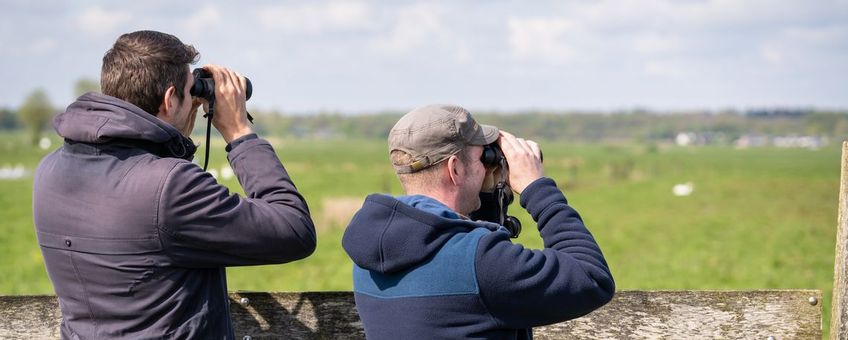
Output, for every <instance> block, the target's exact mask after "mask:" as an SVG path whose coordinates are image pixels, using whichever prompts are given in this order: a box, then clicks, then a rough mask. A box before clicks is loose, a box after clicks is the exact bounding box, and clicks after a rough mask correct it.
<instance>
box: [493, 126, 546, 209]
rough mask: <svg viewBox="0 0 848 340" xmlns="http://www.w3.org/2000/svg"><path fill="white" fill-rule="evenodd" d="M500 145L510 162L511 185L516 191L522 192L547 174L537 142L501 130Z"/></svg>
mask: <svg viewBox="0 0 848 340" xmlns="http://www.w3.org/2000/svg"><path fill="white" fill-rule="evenodd" d="M498 145H500V146H501V150H503V153H504V157H506V162H507V163H509V185H510V186H511V187H512V190H514V191H515V192H516V193H518V194H521V192H522V191H524V189H525V188H527V186H528V185H530V183H533V181H535V180H537V179H539V178H542V176H544V175H545V173H544V169H543V168H542V156H541V154H542V153H541V151H539V145H538V144H536V142H534V141H532V140H524V139H523V138H515V136H513V135H512V134H511V133H509V132H506V131H503V130H501V137H500V138H498Z"/></svg>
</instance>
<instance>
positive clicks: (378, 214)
mask: <svg viewBox="0 0 848 340" xmlns="http://www.w3.org/2000/svg"><path fill="white" fill-rule="evenodd" d="M422 197H423V196H422ZM402 200H403V201H406V202H410V203H411V204H412V205H414V206H415V207H413V206H411V205H409V204H406V203H404V202H402V201H401V200H398V199H396V198H394V197H391V196H388V195H381V194H373V195H370V196H368V197H367V198H366V199H365V203H363V205H362V208H361V209H360V210H359V211H358V212H357V213H356V215H354V216H353V219H352V220H351V222H350V224H349V225H348V226H347V229H346V230H345V233H344V237H343V239H342V247H344V249H345V251H346V252H347V254H348V256H350V258H351V260H353V262H354V263H356V265H358V266H359V267H362V268H365V269H368V270H372V271H376V272H379V273H383V274H386V273H394V272H398V271H402V270H405V269H408V268H410V267H413V266H415V265H417V264H419V263H421V262H422V261H425V260H427V259H429V258H430V257H432V256H433V255H434V254H435V253H436V252H438V251H439V249H441V247H442V246H443V245H444V244H445V242H447V241H448V240H450V238H451V237H453V236H454V235H456V234H457V233H462V232H468V231H470V230H471V229H474V228H479V227H486V228H488V229H491V230H496V229H497V228H498V227H499V226H498V225H497V224H494V223H488V222H481V221H478V222H472V221H469V220H462V219H458V215H456V213H454V212H452V211H450V210H449V209H447V207H444V206H442V207H444V209H440V207H439V205H440V203H438V202H436V201H435V200H432V199H429V201H428V200H420V199H417V198H416V197H414V196H413V197H412V198H411V199H403V198H402ZM425 210H426V211H425Z"/></svg>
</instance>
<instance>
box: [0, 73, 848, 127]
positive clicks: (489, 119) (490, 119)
mask: <svg viewBox="0 0 848 340" xmlns="http://www.w3.org/2000/svg"><path fill="white" fill-rule="evenodd" d="M99 90H100V89H99V84H98V83H97V82H96V81H94V80H91V79H88V78H83V79H80V80H78V81H77V82H76V83H75V84H74V88H73V91H74V94H75V95H81V94H83V93H85V92H89V91H99ZM58 111H60V108H58V107H55V106H53V104H52V103H51V102H50V99H49V98H48V97H47V94H46V93H45V92H44V91H43V90H41V89H36V90H34V91H32V92H31V93H30V94H29V95H28V96H27V98H26V99H25V100H24V102H23V104H22V105H21V106H20V107H19V108H17V109H16V110H15V109H12V108H0V131H10V130H26V131H28V133H29V135H30V138H31V140H32V142H33V143H36V142H37V141H38V139H39V138H40V137H41V136H42V135H43V134H44V132H45V131H47V130H48V129H49V126H50V121H51V120H52V118H53V115H54V114H55V113H56V112H58ZM251 114H252V115H253V116H254V117H256V120H255V122H256V125H255V126H254V128H255V129H256V130H258V131H259V132H260V133H261V134H263V135H269V136H292V137H295V138H322V139H328V138H370V139H385V138H386V137H387V136H388V132H389V130H390V129H391V128H392V126H393V125H394V124H395V122H397V120H398V118H399V117H400V116H401V115H402V114H403V112H379V113H373V114H357V115H345V114H340V113H318V114H287V113H280V112H276V111H254V110H251ZM474 116H475V117H476V118H477V120H478V121H479V122H480V123H482V124H490V125H496V126H498V127H500V128H502V129H504V130H507V131H510V132H513V133H515V134H517V135H520V136H525V137H527V138H534V139H542V140H560V141H567V142H583V143H594V142H619V141H620V142H633V141H641V142H649V143H652V142H658V141H669V140H673V139H674V138H675V136H676V135H677V134H678V133H681V132H691V133H697V134H701V135H704V136H709V138H711V139H712V140H715V141H718V142H727V143H730V142H732V141H733V140H735V139H737V138H739V137H741V136H744V135H767V136H792V135H795V136H801V135H804V136H820V137H826V138H830V139H834V140H845V139H848V112H829V111H817V110H799V109H785V108H778V109H756V110H748V111H744V112H737V111H731V110H728V111H723V112H680V113H654V112H651V111H648V110H634V111H625V112H614V113H610V112H553V111H534V112H515V113H503V112H474ZM198 117H199V118H198V119H202V118H200V116H198ZM197 126H198V130H202V129H203V128H204V127H205V126H206V125H205V124H198V125H197Z"/></svg>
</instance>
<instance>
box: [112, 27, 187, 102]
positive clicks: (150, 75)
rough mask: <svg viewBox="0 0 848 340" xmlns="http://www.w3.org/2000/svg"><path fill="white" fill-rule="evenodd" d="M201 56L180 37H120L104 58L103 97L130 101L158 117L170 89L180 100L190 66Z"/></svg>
mask: <svg viewBox="0 0 848 340" xmlns="http://www.w3.org/2000/svg"><path fill="white" fill-rule="evenodd" d="M199 55H200V54H199V53H198V52H197V50H195V49H194V47H193V46H191V45H186V44H183V42H182V41H180V39H178V38H177V37H175V36H173V35H170V34H167V33H162V32H156V31H137V32H132V33H126V34H124V35H121V36H120V37H119V38H118V40H117V41H115V45H113V46H112V48H111V49H109V50H108V51H106V54H105V55H104V56H103V67H102V69H101V71H100V88H101V89H102V91H103V94H106V95H109V96H112V97H115V98H118V99H121V100H124V101H127V102H130V103H132V104H134V105H136V106H138V107H140V108H141V109H142V110H144V111H147V112H149V113H150V114H153V115H155V114H156V113H157V112H159V105H160V104H161V103H162V98H164V96H165V90H167V89H168V87H169V86H173V87H174V88H175V89H176V94H177V97H179V98H180V100H182V99H184V98H185V96H186V95H187V94H186V93H183V88H185V85H186V82H187V81H188V65H189V64H194V63H195V62H197V59H198V57H199Z"/></svg>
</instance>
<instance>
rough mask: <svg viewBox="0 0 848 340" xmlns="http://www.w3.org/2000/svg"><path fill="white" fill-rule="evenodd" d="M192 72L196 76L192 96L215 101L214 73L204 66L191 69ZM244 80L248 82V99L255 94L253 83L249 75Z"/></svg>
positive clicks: (246, 90)
mask: <svg viewBox="0 0 848 340" xmlns="http://www.w3.org/2000/svg"><path fill="white" fill-rule="evenodd" d="M191 74H192V75H193V76H194V85H192V86H191V90H190V91H189V93H190V94H191V96H192V97H198V98H203V99H206V101H207V102H210V103H212V102H214V101H215V80H214V79H212V73H210V72H209V71H207V70H204V69H202V68H196V69H194V71H191ZM244 80H245V82H247V88H246V89H245V100H247V99H250V95H252V94H253V84H251V83H250V79H247V77H244Z"/></svg>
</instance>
